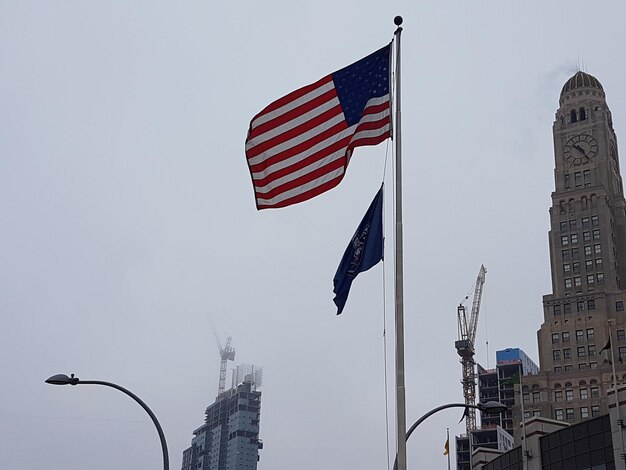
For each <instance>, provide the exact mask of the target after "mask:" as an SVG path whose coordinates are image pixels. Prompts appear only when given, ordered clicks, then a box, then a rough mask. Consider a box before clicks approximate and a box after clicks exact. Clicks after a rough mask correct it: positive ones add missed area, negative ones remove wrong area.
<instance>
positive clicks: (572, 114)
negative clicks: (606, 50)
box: [557, 109, 578, 419]
mask: <svg viewBox="0 0 626 470" xmlns="http://www.w3.org/2000/svg"><path fill="white" fill-rule="evenodd" d="M569 120H570V122H576V121H578V117H577V116H576V110H575V109H572V110H571V111H570V112H569ZM561 412H562V410H561ZM557 419H559V418H557Z"/></svg>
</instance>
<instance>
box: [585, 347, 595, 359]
mask: <svg viewBox="0 0 626 470" xmlns="http://www.w3.org/2000/svg"><path fill="white" fill-rule="evenodd" d="M587 354H588V356H589V357H595V355H596V345H595V344H590V345H589V347H588V348H587Z"/></svg>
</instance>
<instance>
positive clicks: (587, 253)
mask: <svg viewBox="0 0 626 470" xmlns="http://www.w3.org/2000/svg"><path fill="white" fill-rule="evenodd" d="M585 256H591V245H585Z"/></svg>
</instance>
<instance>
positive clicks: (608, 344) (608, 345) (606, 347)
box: [598, 338, 611, 354]
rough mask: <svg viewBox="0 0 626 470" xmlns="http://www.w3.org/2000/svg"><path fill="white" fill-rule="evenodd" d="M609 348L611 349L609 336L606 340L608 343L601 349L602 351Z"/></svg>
mask: <svg viewBox="0 0 626 470" xmlns="http://www.w3.org/2000/svg"><path fill="white" fill-rule="evenodd" d="M609 349H611V338H609V340H608V341H607V342H606V345H605V346H604V347H603V348H602V349H600V352H602V351H607V350H609ZM598 354H599V353H598Z"/></svg>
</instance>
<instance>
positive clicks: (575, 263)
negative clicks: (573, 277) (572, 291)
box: [572, 261, 580, 273]
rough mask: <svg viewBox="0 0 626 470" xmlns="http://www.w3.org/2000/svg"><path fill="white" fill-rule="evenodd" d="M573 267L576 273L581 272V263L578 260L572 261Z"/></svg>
mask: <svg viewBox="0 0 626 470" xmlns="http://www.w3.org/2000/svg"><path fill="white" fill-rule="evenodd" d="M572 269H573V270H574V272H575V273H579V272H580V263H579V262H578V261H574V262H573V263H572Z"/></svg>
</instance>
